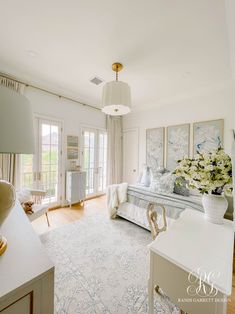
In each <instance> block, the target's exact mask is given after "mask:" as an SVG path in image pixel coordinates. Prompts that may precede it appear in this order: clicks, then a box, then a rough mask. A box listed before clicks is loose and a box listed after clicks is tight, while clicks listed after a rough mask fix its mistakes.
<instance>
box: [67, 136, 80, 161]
mask: <svg viewBox="0 0 235 314" xmlns="http://www.w3.org/2000/svg"><path fill="white" fill-rule="evenodd" d="M78 152H79V151H78V136H77V135H67V159H68V160H76V159H78V158H79V154H78Z"/></svg>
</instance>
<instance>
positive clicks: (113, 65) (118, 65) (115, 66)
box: [112, 62, 123, 72]
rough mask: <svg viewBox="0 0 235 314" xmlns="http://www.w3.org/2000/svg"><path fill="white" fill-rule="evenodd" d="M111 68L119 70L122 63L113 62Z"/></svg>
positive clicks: (115, 70)
mask: <svg viewBox="0 0 235 314" xmlns="http://www.w3.org/2000/svg"><path fill="white" fill-rule="evenodd" d="M112 69H113V71H114V72H120V71H121V70H122V69H123V65H122V64H121V63H119V62H115V63H113V64H112Z"/></svg>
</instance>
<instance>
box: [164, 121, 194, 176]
mask: <svg viewBox="0 0 235 314" xmlns="http://www.w3.org/2000/svg"><path fill="white" fill-rule="evenodd" d="M189 143H190V124H189V123H188V124H181V125H172V126H168V127H167V143H166V147H167V155H166V168H167V169H168V170H170V171H172V170H174V169H175V168H176V167H177V165H178V163H177V161H178V160H179V159H182V158H183V157H185V156H189V147H190V146H189Z"/></svg>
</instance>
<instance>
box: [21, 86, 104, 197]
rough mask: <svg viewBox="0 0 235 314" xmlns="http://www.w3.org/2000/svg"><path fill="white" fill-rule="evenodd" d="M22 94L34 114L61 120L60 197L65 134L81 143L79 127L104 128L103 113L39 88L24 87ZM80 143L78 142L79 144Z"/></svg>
mask: <svg viewBox="0 0 235 314" xmlns="http://www.w3.org/2000/svg"><path fill="white" fill-rule="evenodd" d="M24 95H25V96H26V97H27V98H28V99H29V100H30V102H31V105H32V109H33V112H34V114H38V115H42V116H45V117H48V118H55V119H58V120H61V121H62V123H63V134H62V175H63V178H62V194H63V195H62V197H64V188H65V170H66V169H68V168H69V162H67V159H66V138H67V135H78V136H79V143H81V138H80V135H81V127H82V125H88V126H90V127H96V128H106V118H105V115H104V114H103V113H102V112H101V111H98V110H95V109H92V108H89V107H86V106H81V105H79V104H77V103H75V102H72V101H68V100H65V99H63V98H59V97H57V96H53V95H51V94H49V93H46V92H42V91H40V90H37V89H34V88H31V87H26V88H25V92H24ZM79 145H80V144H79Z"/></svg>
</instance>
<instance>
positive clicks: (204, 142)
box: [193, 119, 224, 155]
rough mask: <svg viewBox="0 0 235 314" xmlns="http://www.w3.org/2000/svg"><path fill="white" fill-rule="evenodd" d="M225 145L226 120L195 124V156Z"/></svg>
mask: <svg viewBox="0 0 235 314" xmlns="http://www.w3.org/2000/svg"><path fill="white" fill-rule="evenodd" d="M223 145H224V119H217V120H208V121H201V122H195V123H193V154H194V155H195V154H196V153H197V152H200V153H202V152H208V151H211V150H213V149H216V148H218V147H223Z"/></svg>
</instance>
